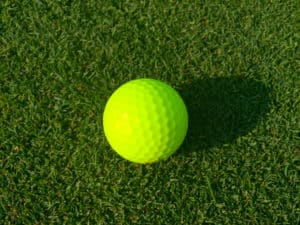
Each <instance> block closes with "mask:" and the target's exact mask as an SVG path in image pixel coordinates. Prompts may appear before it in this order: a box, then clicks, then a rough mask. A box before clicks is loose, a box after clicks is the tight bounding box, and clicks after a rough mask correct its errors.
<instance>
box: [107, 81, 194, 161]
mask: <svg viewBox="0 0 300 225" xmlns="http://www.w3.org/2000/svg"><path fill="white" fill-rule="evenodd" d="M103 127H104V133H105V136H106V138H107V140H108V142H109V144H110V145H111V147H112V148H113V149H114V150H115V151H116V152H117V153H118V154H119V155H120V156H122V157H123V158H125V159H127V160H129V161H132V162H135V163H144V164H145V163H153V162H156V161H160V160H165V159H167V158H168V157H169V156H170V155H172V154H173V153H174V152H175V151H176V150H177V149H178V148H179V147H180V145H181V144H182V142H183V140H184V138H185V136H186V133H187V129H188V112H187V109H186V106H185V104H184V102H183V100H182V98H181V97H180V95H179V94H178V93H177V92H176V90H174V89H173V88H172V87H171V86H169V85H167V84H166V83H164V82H162V81H158V80H154V79H149V78H141V79H136V80H132V81H129V82H127V83H125V84H123V85H122V86H120V87H119V88H118V89H117V90H116V91H115V92H114V93H113V94H112V95H111V96H110V98H109V99H108V101H107V103H106V106H105V109H104V113H103Z"/></svg>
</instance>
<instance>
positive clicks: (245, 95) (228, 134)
mask: <svg viewBox="0 0 300 225" xmlns="http://www.w3.org/2000/svg"><path fill="white" fill-rule="evenodd" d="M178 91H179V92H180V94H181V96H182V97H183V99H184V101H185V103H186V105H187V108H188V112H189V130H188V133H187V137H186V139H185V141H184V143H183V146H182V150H181V152H189V151H199V150H201V149H208V148H211V147H214V146H220V145H223V144H226V143H232V142H233V141H234V140H235V139H236V138H237V137H239V136H243V135H246V134H247V133H249V132H250V131H251V130H253V129H254V128H255V126H256V125H257V123H258V122H259V121H261V120H263V119H264V118H265V116H266V113H267V112H268V108H269V107H268V106H269V102H270V99H269V91H268V89H267V87H266V86H265V85H264V84H263V83H261V82H258V81H255V80H252V79H240V78H211V79H204V80H196V81H194V82H192V83H190V84H188V85H186V86H183V87H181V88H179V90H178Z"/></svg>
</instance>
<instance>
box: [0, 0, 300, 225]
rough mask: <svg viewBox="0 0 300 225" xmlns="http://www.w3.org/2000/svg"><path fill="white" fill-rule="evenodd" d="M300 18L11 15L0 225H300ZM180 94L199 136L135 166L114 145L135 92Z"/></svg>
mask: <svg viewBox="0 0 300 225" xmlns="http://www.w3.org/2000/svg"><path fill="white" fill-rule="evenodd" d="M299 14H300V4H299V1H297V0H289V1H285V2H284V3H283V2H281V1H277V0H274V1H265V0H264V1H182V2H181V1H178V2H177V1H165V2H160V1H149V2H147V1H137V2H136V3H135V2H133V1H131V2H130V1H96V0H87V1H76V2H72V1H42V0H36V1H34V0H25V1H11V0H4V1H1V2H0V221H2V222H0V223H2V224H114V225H116V224H143V225H145V224H243V225H244V224H299V223H300V197H299V196H300V180H299V171H300V126H299V123H300V121H299V115H300V106H299V104H300V97H299V96H300V91H299V87H300V70H299V68H300V57H299V56H300V51H299V44H300V43H299V41H300V32H299V30H300V21H299V18H298V17H299V16H298V15H299ZM138 77H152V78H155V79H160V80H163V81H165V82H167V83H169V84H170V85H172V86H173V87H175V88H176V89H177V90H178V91H179V92H180V94H181V95H182V96H183V98H184V99H185V102H186V104H187V106H188V110H189V115H190V128H189V132H188V136H187V138H186V140H185V142H184V144H183V145H182V147H181V148H180V149H179V150H178V151H177V152H176V154H174V155H173V156H172V157H171V158H169V159H168V160H167V161H165V162H159V163H156V164H152V165H136V164H133V163H130V162H127V161H125V160H123V159H121V158H120V157H119V156H118V155H117V154H116V153H114V151H112V150H111V149H110V147H109V145H108V143H107V141H106V140H105V137H104V134H103V129H102V112H103V109H104V106H105V102H106V100H107V99H108V97H109V96H110V94H111V93H112V92H113V91H114V90H115V89H116V88H117V87H118V86H119V85H121V84H123V83H124V82H126V81H128V80H131V79H134V78H138Z"/></svg>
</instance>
